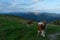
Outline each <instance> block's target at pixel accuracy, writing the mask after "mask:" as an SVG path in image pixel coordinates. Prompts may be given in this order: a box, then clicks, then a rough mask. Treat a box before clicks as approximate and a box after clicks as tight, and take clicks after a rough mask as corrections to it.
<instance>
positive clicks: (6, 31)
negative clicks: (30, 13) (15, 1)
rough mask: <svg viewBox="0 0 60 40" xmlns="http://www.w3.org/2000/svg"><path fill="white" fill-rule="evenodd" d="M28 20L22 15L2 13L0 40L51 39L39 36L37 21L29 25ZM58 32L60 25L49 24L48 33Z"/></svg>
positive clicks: (0, 16) (0, 17) (0, 18)
mask: <svg viewBox="0 0 60 40" xmlns="http://www.w3.org/2000/svg"><path fill="white" fill-rule="evenodd" d="M27 21H28V20H26V19H23V18H21V17H16V16H6V15H0V40H49V38H48V37H47V36H46V37H45V38H43V37H41V36H39V37H37V23H34V24H33V25H30V26H29V27H28V26H27V24H26V22H27ZM57 32H60V27H59V26H52V25H48V26H47V30H46V33H47V35H49V34H52V33H57ZM58 39H60V38H59V37H58Z"/></svg>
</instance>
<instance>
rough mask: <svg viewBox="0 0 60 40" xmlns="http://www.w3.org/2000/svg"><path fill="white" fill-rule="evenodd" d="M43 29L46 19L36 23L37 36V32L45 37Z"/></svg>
mask: <svg viewBox="0 0 60 40" xmlns="http://www.w3.org/2000/svg"><path fill="white" fill-rule="evenodd" d="M45 29H46V21H45V20H44V21H42V22H39V23H38V34H37V36H39V34H40V35H41V36H43V37H45Z"/></svg>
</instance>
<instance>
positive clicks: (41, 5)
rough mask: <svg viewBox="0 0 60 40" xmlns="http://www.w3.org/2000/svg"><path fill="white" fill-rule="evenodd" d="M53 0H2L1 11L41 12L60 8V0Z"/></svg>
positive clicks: (0, 3) (0, 2)
mask: <svg viewBox="0 0 60 40" xmlns="http://www.w3.org/2000/svg"><path fill="white" fill-rule="evenodd" d="M51 1H52V0H50V1H49V0H9V1H7V0H5V1H1V0H0V11H3V12H40V11H49V12H51V11H53V12H54V9H55V10H58V9H59V10H60V6H57V4H59V3H60V2H58V1H57V3H56V1H53V2H51Z"/></svg>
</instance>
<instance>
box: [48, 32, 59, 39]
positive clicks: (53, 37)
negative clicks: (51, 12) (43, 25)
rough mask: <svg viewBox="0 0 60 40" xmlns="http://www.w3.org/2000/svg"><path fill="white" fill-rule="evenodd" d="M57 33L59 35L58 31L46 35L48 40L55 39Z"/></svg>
mask: <svg viewBox="0 0 60 40" xmlns="http://www.w3.org/2000/svg"><path fill="white" fill-rule="evenodd" d="M58 35H60V33H55V34H50V35H48V37H49V39H50V40H56V38H57V37H58Z"/></svg>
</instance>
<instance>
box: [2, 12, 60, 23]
mask: <svg viewBox="0 0 60 40" xmlns="http://www.w3.org/2000/svg"><path fill="white" fill-rule="evenodd" d="M3 14H6V15H12V16H19V17H23V18H26V19H29V20H33V21H37V22H40V21H42V20H46V21H47V23H48V22H51V21H54V20H60V14H56V13H47V12H43V13H37V15H35V13H33V12H28V13H24V12H23V13H17V12H15V13H3Z"/></svg>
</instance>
